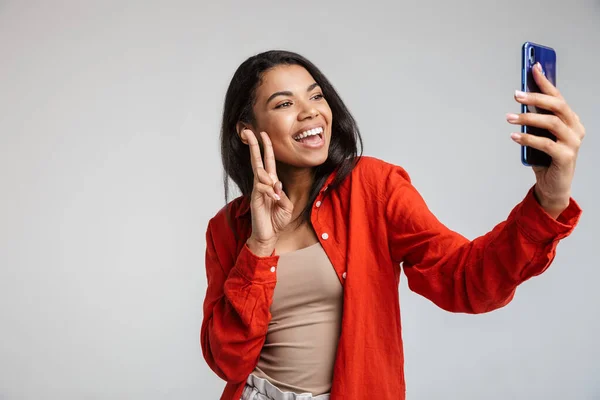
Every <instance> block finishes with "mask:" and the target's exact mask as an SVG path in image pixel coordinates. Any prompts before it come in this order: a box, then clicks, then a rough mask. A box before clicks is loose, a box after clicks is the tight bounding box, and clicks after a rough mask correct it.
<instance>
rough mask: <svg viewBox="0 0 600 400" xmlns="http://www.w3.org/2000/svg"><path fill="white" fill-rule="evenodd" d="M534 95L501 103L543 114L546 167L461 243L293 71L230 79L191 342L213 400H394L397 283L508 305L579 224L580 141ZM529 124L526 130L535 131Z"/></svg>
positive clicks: (400, 393) (551, 95)
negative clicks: (211, 377)
mask: <svg viewBox="0 0 600 400" xmlns="http://www.w3.org/2000/svg"><path fill="white" fill-rule="evenodd" d="M534 77H535V79H536V81H537V83H538V85H539V87H540V89H541V90H542V91H543V94H536V95H535V96H530V95H528V94H524V93H520V92H517V93H515V100H517V101H519V102H521V103H523V104H535V105H537V106H540V107H542V108H544V107H547V108H549V109H552V110H553V111H555V114H556V115H552V116H550V115H547V116H546V117H548V118H552V120H549V119H544V118H542V117H537V116H536V117H530V116H524V115H512V114H511V115H508V116H507V119H508V121H509V122H511V123H527V124H528V125H533V126H543V127H547V128H548V129H551V130H552V132H553V133H555V134H556V136H557V138H558V140H557V142H552V143H547V142H544V141H541V140H538V139H539V138H531V137H529V136H528V135H519V136H513V140H515V141H516V142H517V143H520V144H523V143H526V144H527V145H531V146H533V147H536V146H537V147H540V148H543V149H544V150H545V151H548V152H551V153H552V159H553V163H552V165H551V166H550V167H548V168H545V169H536V170H535V173H536V178H537V182H536V185H535V186H534V187H532V188H531V190H529V192H528V193H527V194H526V196H525V197H524V199H523V201H522V202H521V203H519V204H518V205H517V206H516V207H514V208H513V210H512V212H511V213H510V214H509V216H508V218H507V219H506V220H505V221H503V222H500V223H499V224H498V225H496V226H495V227H494V228H493V229H492V230H491V231H490V232H488V233H487V234H485V235H483V236H481V237H478V238H476V239H475V240H472V241H470V240H467V239H466V238H465V237H463V236H461V235H460V234H458V233H456V232H454V231H452V230H450V229H449V228H447V227H446V226H445V225H443V224H442V223H441V222H440V221H438V219H437V218H436V217H435V216H434V215H433V214H432V213H431V212H430V210H429V209H428V208H427V206H426V204H425V202H424V201H423V199H422V198H421V196H420V194H419V193H418V191H417V190H416V189H415V187H414V186H413V185H412V183H411V180H410V177H409V175H408V173H407V172H406V171H405V170H404V169H403V168H402V167H400V166H396V165H392V164H389V163H386V162H384V161H382V160H379V159H377V158H373V157H363V156H360V155H359V145H360V147H361V148H362V140H361V137H360V134H359V131H358V128H357V126H356V123H355V121H354V119H353V118H352V116H351V114H350V112H349V111H348V110H347V108H346V106H345V105H344V103H343V102H342V100H341V98H340V96H339V95H338V94H337V92H336V91H335V89H334V88H333V86H332V85H331V83H330V82H329V81H328V80H327V78H326V77H325V76H324V75H323V74H322V73H321V72H320V71H319V69H317V67H315V66H314V65H313V64H312V63H311V62H309V61H308V60H306V59H305V58H304V57H302V56H300V55H298V54H295V53H291V52H285V51H269V52H266V53H261V54H258V55H256V56H254V57H251V58H249V59H248V60H246V61H245V62H244V63H242V64H241V65H240V67H239V68H238V70H237V71H236V72H235V74H234V76H233V78H232V80H231V83H230V86H229V89H228V91H227V95H226V98H225V106H224V112H223V123H222V131H221V152H222V160H223V166H224V169H225V182H224V183H225V195H226V198H228V191H227V188H228V185H227V183H228V179H229V178H231V179H232V180H233V181H234V182H235V183H236V184H237V186H238V187H239V188H240V190H241V192H242V196H240V197H239V198H237V199H235V200H233V201H231V202H229V203H228V204H227V205H226V206H225V207H224V208H223V209H221V210H220V211H219V212H218V213H217V214H216V215H215V216H214V217H213V218H212V219H211V220H210V222H209V224H208V228H207V231H206V275H207V281H208V288H207V292H206V297H205V300H204V306H203V311H204V317H203V322H202V327H201V332H200V341H201V346H202V351H203V355H204V358H205V360H206V362H207V363H208V365H209V366H210V368H211V369H212V370H213V371H214V372H215V373H216V374H217V375H218V376H219V377H221V378H222V379H223V380H225V381H226V382H227V385H226V387H225V389H224V391H223V394H222V397H221V399H223V400H230V399H234V400H238V399H240V398H241V399H244V400H250V399H259V400H264V399H275V400H284V399H285V400H290V399H300V398H301V399H322V400H325V399H337V398H340V399H341V398H343V399H352V400H355V399H381V400H387V399H404V397H405V384H404V352H403V347H402V337H401V323H400V309H399V294H398V283H399V279H400V266H399V265H400V264H401V263H402V266H403V268H404V272H405V274H406V277H407V279H408V284H409V287H410V288H411V289H412V290H413V291H415V292H417V293H419V294H421V295H423V296H424V297H426V298H428V299H429V300H431V301H432V302H433V303H435V304H436V305H437V306H439V307H441V308H443V309H445V310H448V311H451V312H463V313H471V314H475V313H484V312H489V311H492V310H495V309H498V308H500V307H503V306H505V305H506V304H508V303H509V302H510V301H511V300H512V298H513V296H514V294H515V290H516V288H517V286H518V285H519V284H521V283H522V282H524V281H526V280H527V279H529V278H531V277H533V276H536V275H539V274H540V273H542V272H543V271H544V270H545V269H546V268H548V266H549V265H550V263H551V262H552V260H553V259H554V256H555V251H556V246H557V244H558V242H559V240H561V239H562V238H564V237H566V236H568V235H569V234H570V233H571V231H572V230H573V229H574V227H575V225H576V224H577V222H578V220H579V216H580V214H581V210H580V208H579V206H578V205H577V203H576V202H575V201H574V200H573V199H572V198H571V197H570V188H571V180H572V177H573V172H574V165H575V160H576V157H577V150H578V148H579V145H580V143H581V139H582V138H583V134H584V129H583V126H582V125H581V123H580V122H579V118H577V117H576V115H575V114H574V113H573V112H572V111H571V110H570V108H569V107H568V105H567V104H566V102H565V101H564V99H562V97H561V96H560V94H559V93H558V91H557V90H556V88H554V87H553V86H552V85H551V84H550V83H549V82H548V81H547V80H546V79H545V77H544V76H543V74H542V73H541V71H539V70H538V69H536V70H535V71H534ZM535 118H537V119H535Z"/></svg>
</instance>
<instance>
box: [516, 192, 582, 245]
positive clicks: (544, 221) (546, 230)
mask: <svg viewBox="0 0 600 400" xmlns="http://www.w3.org/2000/svg"><path fill="white" fill-rule="evenodd" d="M533 190H534V187H532V188H531V189H529V192H528V193H527V196H525V199H523V201H522V202H521V207H520V208H519V210H518V211H517V215H516V222H517V225H518V226H519V228H520V229H521V232H523V234H524V235H526V236H527V237H528V238H530V239H531V240H532V241H534V242H552V241H555V240H561V239H564V238H566V237H567V236H569V235H570V234H571V232H573V229H575V226H576V225H577V223H578V222H579V218H580V216H581V208H580V207H579V205H578V204H577V202H576V201H575V200H574V199H573V198H572V197H571V198H570V199H569V205H568V207H567V208H566V209H565V210H564V211H563V212H562V213H561V214H560V215H559V216H558V218H557V219H554V218H552V217H551V216H550V215H549V214H548V213H547V212H546V211H545V210H544V208H543V207H542V206H541V205H540V203H539V202H538V201H537V200H536V198H535V195H534V192H533Z"/></svg>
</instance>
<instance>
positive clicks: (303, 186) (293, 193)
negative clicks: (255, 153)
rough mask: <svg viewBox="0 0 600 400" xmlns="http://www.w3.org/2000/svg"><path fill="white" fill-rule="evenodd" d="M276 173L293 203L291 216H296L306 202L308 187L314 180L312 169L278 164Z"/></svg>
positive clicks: (308, 193) (308, 192)
mask: <svg viewBox="0 0 600 400" xmlns="http://www.w3.org/2000/svg"><path fill="white" fill-rule="evenodd" d="M277 175H278V178H279V180H280V181H281V183H282V184H283V190H284V191H285V194H286V195H287V196H288V198H289V199H290V201H291V202H292V203H293V204H294V216H293V217H296V216H297V215H299V214H300V213H301V212H302V210H303V209H304V207H306V204H307V203H308V200H309V195H310V188H311V187H312V184H313V182H314V170H313V169H312V168H295V167H290V166H283V165H281V166H280V165H278V166H277Z"/></svg>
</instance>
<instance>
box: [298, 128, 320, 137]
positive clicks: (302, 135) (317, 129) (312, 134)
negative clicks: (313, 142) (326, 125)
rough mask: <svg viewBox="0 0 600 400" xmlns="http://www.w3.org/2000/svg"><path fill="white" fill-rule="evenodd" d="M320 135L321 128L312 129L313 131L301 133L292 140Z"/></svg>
mask: <svg viewBox="0 0 600 400" xmlns="http://www.w3.org/2000/svg"><path fill="white" fill-rule="evenodd" d="M320 133H323V128H321V127H318V128H313V129H309V130H307V131H306V132H303V133H301V134H299V135H296V136H294V139H295V140H300V139H304V138H305V137H308V136H314V135H318V134H320Z"/></svg>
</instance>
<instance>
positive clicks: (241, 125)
mask: <svg viewBox="0 0 600 400" xmlns="http://www.w3.org/2000/svg"><path fill="white" fill-rule="evenodd" d="M235 129H236V130H237V134H238V136H239V138H240V140H241V141H242V143H244V144H245V145H247V144H248V139H246V137H245V136H244V135H242V132H243V131H244V129H247V128H246V124H244V123H243V122H238V123H237V124H236V126H235Z"/></svg>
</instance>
